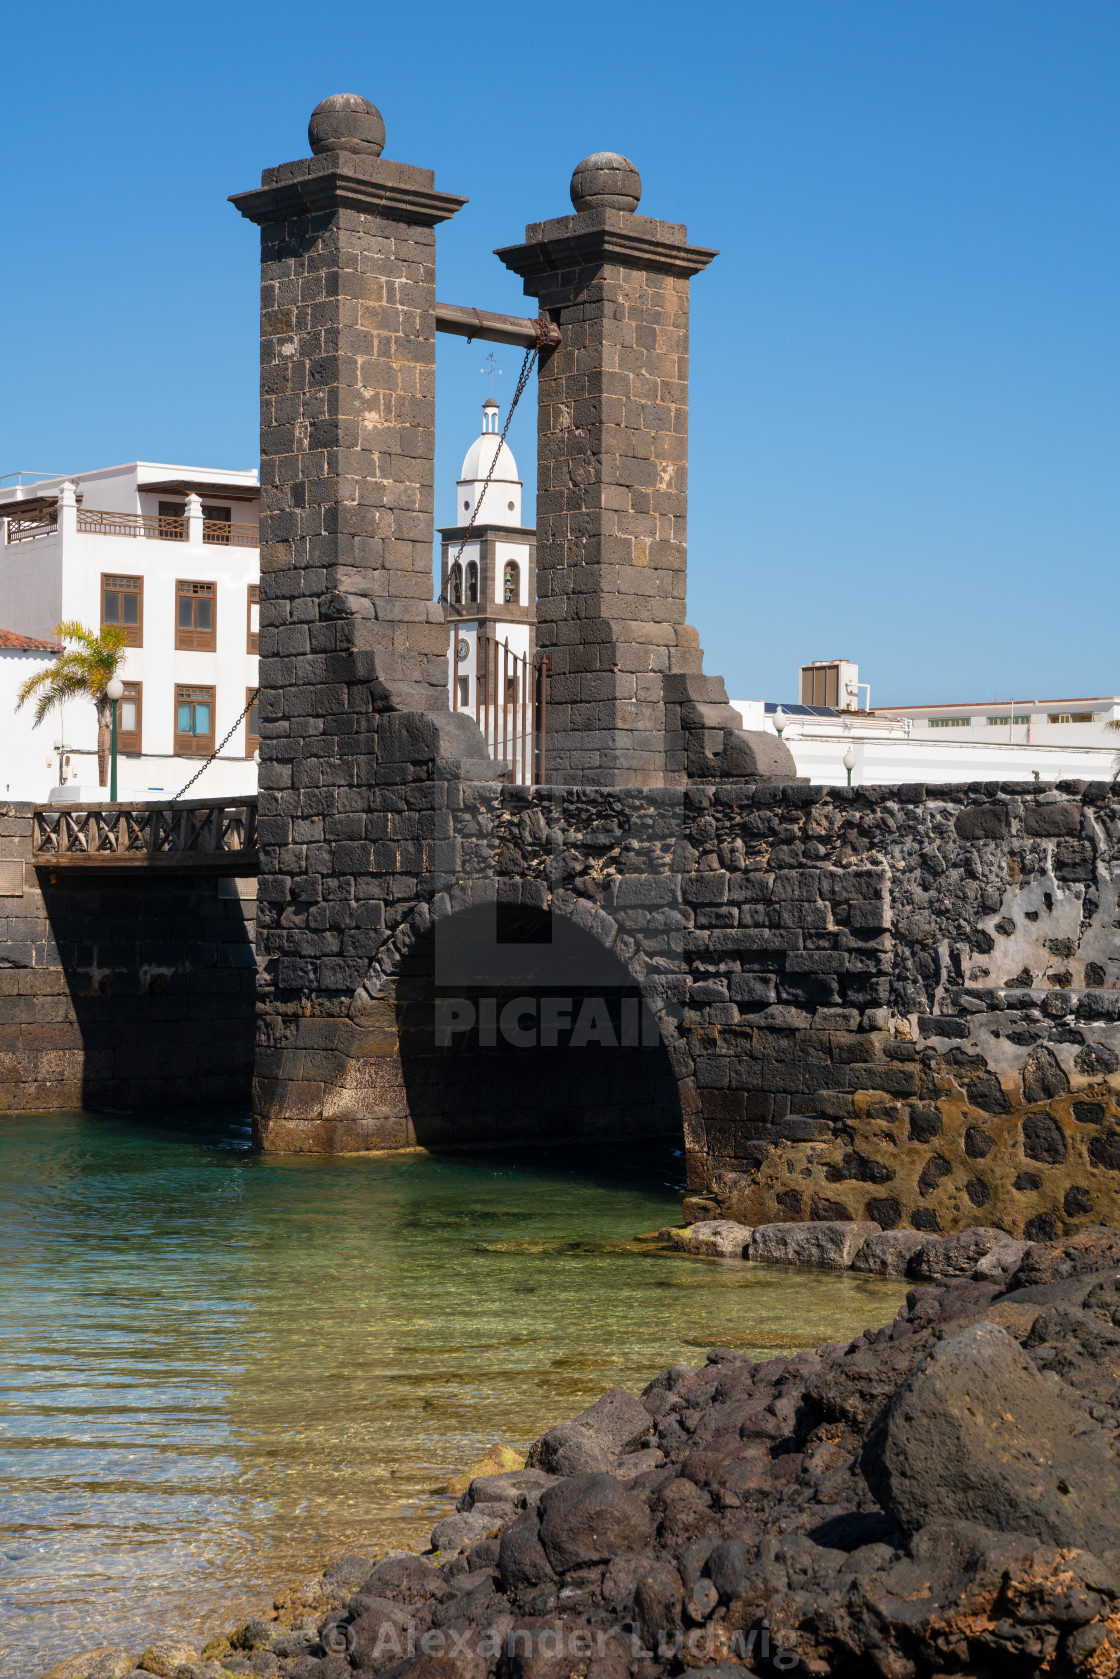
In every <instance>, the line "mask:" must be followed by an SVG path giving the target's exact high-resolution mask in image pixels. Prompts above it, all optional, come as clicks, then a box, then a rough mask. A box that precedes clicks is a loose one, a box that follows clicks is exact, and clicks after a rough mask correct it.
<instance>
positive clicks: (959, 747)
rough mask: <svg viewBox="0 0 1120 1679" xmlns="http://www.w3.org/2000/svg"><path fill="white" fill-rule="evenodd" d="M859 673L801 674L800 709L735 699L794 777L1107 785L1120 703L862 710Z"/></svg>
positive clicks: (852, 668)
mask: <svg viewBox="0 0 1120 1679" xmlns="http://www.w3.org/2000/svg"><path fill="white" fill-rule="evenodd" d="M860 689H866V691H867V693H868V695H869V696H870V689H867V685H866V683H861V682H860V681H859V667H858V666H857V665H854V664H852V663H850V661H848V660H846V659H831V660H817V661H815V662H814V663H813V664H811V665H802V666H801V667H800V670H799V672H798V692H799V693H800V695H801V703H800V704H797V705H779V704H777V703H775V702H771V701H766V702H764V701H762V700H735V701H733V702H732V703H733V704H734V705H735V707H736V709H737V710H738V711H740V712H741V713H742V716H743V725H744V727H745V728H748V729H771V730H775V729H776V730H777V731H778V732H780V733H781V735H782V739H783V740H784V741H785V743H786V745H787V746H788V747H789V749H790V751H791V752H792V753H793V756H794V761H795V762H796V764H797V773H798V774H799V775H804V776H808V778H809V779H810V780H811V781H814V782H817V783H823V784H825V785H829V784H831V785H833V786H843V785H844V783H845V782H846V781H847V779H848V767H847V766H846V765H845V762H844V758H845V754H846V753H848V752H849V751H850V753H851V758H852V765H851V779H852V784H853V785H854V786H859V785H860V784H861V783H863V784H866V785H869V786H886V785H890V784H891V783H894V782H907V781H909V782H927V783H930V784H933V785H936V784H937V783H942V782H952V781H1110V780H1111V779H1112V776H1113V773H1114V771H1115V768H1116V767H1117V753H1118V751H1120V735H1118V734H1116V733H1114V732H1113V731H1111V730H1110V729H1109V728H1108V724H1109V723H1110V722H1111V721H1113V720H1114V719H1120V697H1117V696H1115V695H1108V696H1105V697H1098V698H1094V699H1077V700H1015V701H1014V702H1012V701H1010V700H983V701H977V702H973V703H971V704H953V705H950V704H945V705H913V706H876V707H875V709H874V710H873V711H872V710H860V709H858V703H857V696H858V693H859V691H860Z"/></svg>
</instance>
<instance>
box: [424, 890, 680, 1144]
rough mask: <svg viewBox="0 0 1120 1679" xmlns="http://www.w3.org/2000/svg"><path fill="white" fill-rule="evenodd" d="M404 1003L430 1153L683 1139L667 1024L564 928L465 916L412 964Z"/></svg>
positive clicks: (439, 928)
mask: <svg viewBox="0 0 1120 1679" xmlns="http://www.w3.org/2000/svg"><path fill="white" fill-rule="evenodd" d="M396 998H397V1023H398V1032H399V1043H400V1058H401V1071H402V1075H403V1081H404V1086H405V1091H406V1094H407V1103H408V1111H409V1115H410V1117H411V1120H412V1125H413V1129H414V1131H415V1135H416V1141H417V1142H418V1143H419V1144H421V1145H422V1146H423V1147H430V1148H456V1147H463V1148H468V1147H469V1148H479V1147H493V1148H500V1147H505V1146H518V1147H523V1146H525V1145H536V1146H555V1145H560V1144H577V1145H581V1146H583V1145H591V1144H600V1143H613V1144H619V1143H628V1142H636V1141H639V1140H642V1139H654V1138H658V1139H662V1140H665V1141H672V1142H675V1141H679V1140H680V1139H681V1136H682V1108H681V1094H680V1090H679V1087H678V1083H677V1079H676V1076H675V1074H674V1071H673V1066H672V1062H671V1058H670V1053H669V1049H668V1047H667V1045H666V1042H665V1038H664V1033H663V1030H662V1028H661V1025H660V1024H659V1021H658V1018H657V1016H656V1015H655V1014H654V1013H653V1011H652V1010H651V1008H650V1007H649V1005H648V1004H647V1003H646V1002H645V1000H644V999H643V997H642V994H641V988H640V986H639V984H638V983H637V981H636V980H635V979H634V977H633V976H632V975H631V974H630V973H629V972H628V971H627V969H626V967H625V966H624V964H623V963H622V962H621V961H620V960H619V958H618V957H617V956H615V955H614V954H613V953H612V952H611V951H609V950H607V949H605V948H604V947H603V945H602V944H600V943H599V941H598V940H597V939H595V938H594V937H593V936H592V935H591V934H589V933H587V932H585V931H583V930H582V929H581V928H579V927H576V926H575V925H574V924H573V923H572V922H571V921H570V920H568V919H567V918H566V917H563V916H561V915H557V916H555V917H553V916H551V915H550V914H549V913H548V912H547V911H543V910H538V909H526V908H522V907H521V906H509V907H507V906H502V905H495V904H492V903H491V904H486V905H481V906H477V907H473V908H469V909H464V910H460V911H458V912H457V913H456V914H454V915H451V916H449V917H447V918H446V919H444V920H442V921H437V922H435V923H434V924H433V925H432V926H431V927H430V928H429V929H428V930H427V931H426V932H425V933H424V934H423V935H421V936H420V937H419V938H418V939H417V941H416V942H415V943H414V944H413V946H412V948H411V949H410V950H409V951H408V953H407V954H406V955H405V956H404V957H402V959H401V963H400V968H399V971H398V976H397V985H396Z"/></svg>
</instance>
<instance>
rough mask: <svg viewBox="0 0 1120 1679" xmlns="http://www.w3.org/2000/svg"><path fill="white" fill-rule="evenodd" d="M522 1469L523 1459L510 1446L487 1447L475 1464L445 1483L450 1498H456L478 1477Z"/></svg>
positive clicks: (523, 1465)
mask: <svg viewBox="0 0 1120 1679" xmlns="http://www.w3.org/2000/svg"><path fill="white" fill-rule="evenodd" d="M524 1467H525V1459H524V1458H523V1457H522V1456H521V1453H520V1452H515V1451H514V1449H513V1447H512V1446H498V1445H494V1446H488V1447H487V1448H486V1453H485V1455H484V1456H483V1457H481V1458H480V1459H479V1461H478V1462H477V1463H476V1464H473V1465H472V1466H471V1468H470V1469H466V1470H464V1472H463V1473H462V1474H461V1475H453V1476H452V1477H451V1479H450V1481H448V1483H447V1490H448V1492H449V1493H450V1494H451V1496H452V1498H458V1497H459V1496H460V1494H462V1493H464V1492H466V1490H467V1488H468V1487H469V1486H470V1484H471V1482H472V1481H475V1480H477V1479H478V1477H479V1476H480V1475H504V1474H508V1473H509V1472H510V1471H512V1470H514V1469H524Z"/></svg>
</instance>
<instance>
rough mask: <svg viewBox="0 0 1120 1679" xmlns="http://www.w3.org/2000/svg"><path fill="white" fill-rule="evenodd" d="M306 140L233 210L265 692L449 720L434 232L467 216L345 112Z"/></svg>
mask: <svg viewBox="0 0 1120 1679" xmlns="http://www.w3.org/2000/svg"><path fill="white" fill-rule="evenodd" d="M308 136H309V139H310V141H311V149H312V151H313V153H314V154H315V155H314V156H313V157H310V158H301V159H299V160H297V161H296V162H294V163H283V164H281V165H280V166H279V167H278V168H276V169H266V170H265V171H264V172H263V174H262V176H261V186H260V188H259V190H257V191H254V192H243V193H238V194H236V195H235V196H234V198H233V199H232V203H234V204H235V205H236V206H237V208H238V209H239V210H240V211H241V213H242V215H243V216H247V217H248V218H249V220H250V221H254V222H257V223H258V224H259V226H260V228H261V574H262V575H261V658H262V660H264V661H267V660H269V659H271V658H276V659H280V660H282V661H284V662H285V668H284V670H283V671H281V670H280V669H278V668H274V669H272V670H271V671H270V670H268V669H266V668H265V666H264V665H262V686H264V687H265V688H266V689H276V690H277V691H278V692H277V695H276V697H277V698H279V697H280V694H279V690H281V689H282V688H284V687H286V686H287V685H288V684H289V683H291V682H297V683H300V684H306V683H307V682H308V681H309V680H311V681H314V682H316V683H321V682H322V681H324V680H326V681H327V682H328V683H332V682H337V681H338V680H339V679H340V678H341V680H343V681H348V680H359V681H362V682H367V683H372V684H373V688H374V694H373V701H374V706H375V709H377V710H380V711H400V710H421V711H428V710H437V711H438V710H445V709H446V707H447V633H446V629H445V627H444V624H443V614H442V612H441V611H440V609H439V608H438V607H437V606H435V605H434V604H433V602H432V593H433V591H432V535H433V530H432V518H433V485H434V461H435V350H436V323H435V297H436V292H435V232H434V229H435V226H436V224H437V223H439V222H442V221H447V220H448V218H449V217H451V216H453V215H454V214H455V213H456V211H457V210H459V209H460V208H461V207H462V206H463V204H465V203H466V199H464V198H455V197H452V196H451V195H450V194H448V193H441V192H436V191H435V188H434V176H433V173H432V171H431V170H430V169H418V168H415V167H413V166H412V165H411V164H407V163H391V162H390V161H389V159H388V158H383V157H382V156H381V148H382V146H383V145H384V141H385V125H384V123H383V122H382V120H381V116H380V113H379V112H378V111H377V109H376V107H375V106H373V105H371V104H370V103H369V101H368V100H365V99H359V98H358V97H357V95H355V94H335V95H333V96H332V97H331V98H330V99H324V100H323V101H322V103H321V104H320V105H317V106H316V108H315V110H314V112H313V113H312V117H311V122H310V125H309V128H308ZM266 648H267V651H266ZM335 654H342V655H344V656H352V655H361V657H358V658H354V657H348V658H347V659H346V661H345V662H344V663H343V664H339V663H338V661H337V660H332V659H331V655H335ZM307 655H310V656H311V657H312V658H313V659H315V661H316V664H315V674H314V676H310V675H309V673H308V669H307V667H306V666H299V667H298V668H297V664H296V661H297V660H298V659H299V658H300V657H301V656H307ZM324 661H326V662H325V663H324ZM263 715H267V713H264V714H263Z"/></svg>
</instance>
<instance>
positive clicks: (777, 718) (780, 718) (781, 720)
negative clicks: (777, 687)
mask: <svg viewBox="0 0 1120 1679" xmlns="http://www.w3.org/2000/svg"><path fill="white" fill-rule="evenodd" d="M788 722H789V718H788V717H787V716H786V714H785V712H784V711H783V710H782V708H781V706H779V707H778V709H777V711H776V712H775V713H774V728H775V729H776V730H777V734H778V739H779V740H781V738H782V731H783V730H784V729H785V726H786V724H787V723H788Z"/></svg>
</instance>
